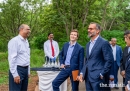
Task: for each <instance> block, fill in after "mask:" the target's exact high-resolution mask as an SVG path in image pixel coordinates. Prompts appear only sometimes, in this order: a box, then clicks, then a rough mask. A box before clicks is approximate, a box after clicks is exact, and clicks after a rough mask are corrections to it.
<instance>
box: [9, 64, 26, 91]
mask: <svg viewBox="0 0 130 91" xmlns="http://www.w3.org/2000/svg"><path fill="white" fill-rule="evenodd" d="M17 72H18V74H19V76H20V84H16V83H15V82H14V78H13V75H12V74H11V72H10V71H9V91H27V87H28V67H20V66H17Z"/></svg>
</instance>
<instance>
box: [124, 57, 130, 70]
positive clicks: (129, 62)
mask: <svg viewBox="0 0 130 91" xmlns="http://www.w3.org/2000/svg"><path fill="white" fill-rule="evenodd" d="M129 64H130V55H129V56H128V58H127V59H126V64H125V66H126V69H127V67H128V65H129Z"/></svg>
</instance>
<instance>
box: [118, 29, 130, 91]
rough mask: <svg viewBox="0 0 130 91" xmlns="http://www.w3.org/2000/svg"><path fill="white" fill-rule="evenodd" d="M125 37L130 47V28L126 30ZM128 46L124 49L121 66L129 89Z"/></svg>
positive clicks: (129, 62)
mask: <svg viewBox="0 0 130 91" xmlns="http://www.w3.org/2000/svg"><path fill="white" fill-rule="evenodd" d="M124 38H125V42H126V45H127V46H128V47H130V30H128V31H125V33H124ZM128 47H126V48H125V49H124V53H123V54H124V55H123V60H122V61H121V66H120V68H121V75H122V76H123V78H125V80H124V82H125V86H126V91H127V90H128V88H127V84H128V81H130V55H129V48H128ZM125 53H126V54H125ZM124 69H125V70H124ZM128 86H129V85H128ZM123 90H124V89H123ZM129 90H130V89H129Z"/></svg>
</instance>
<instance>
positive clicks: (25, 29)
mask: <svg viewBox="0 0 130 91" xmlns="http://www.w3.org/2000/svg"><path fill="white" fill-rule="evenodd" d="M19 33H20V35H21V36H22V37H23V38H27V37H29V35H30V33H31V31H30V27H29V26H28V25H26V24H22V25H21V26H20V27H19Z"/></svg>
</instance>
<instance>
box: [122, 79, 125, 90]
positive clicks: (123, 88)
mask: <svg viewBox="0 0 130 91" xmlns="http://www.w3.org/2000/svg"><path fill="white" fill-rule="evenodd" d="M123 84H125V78H124V77H123ZM122 91H125V87H122Z"/></svg>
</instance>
